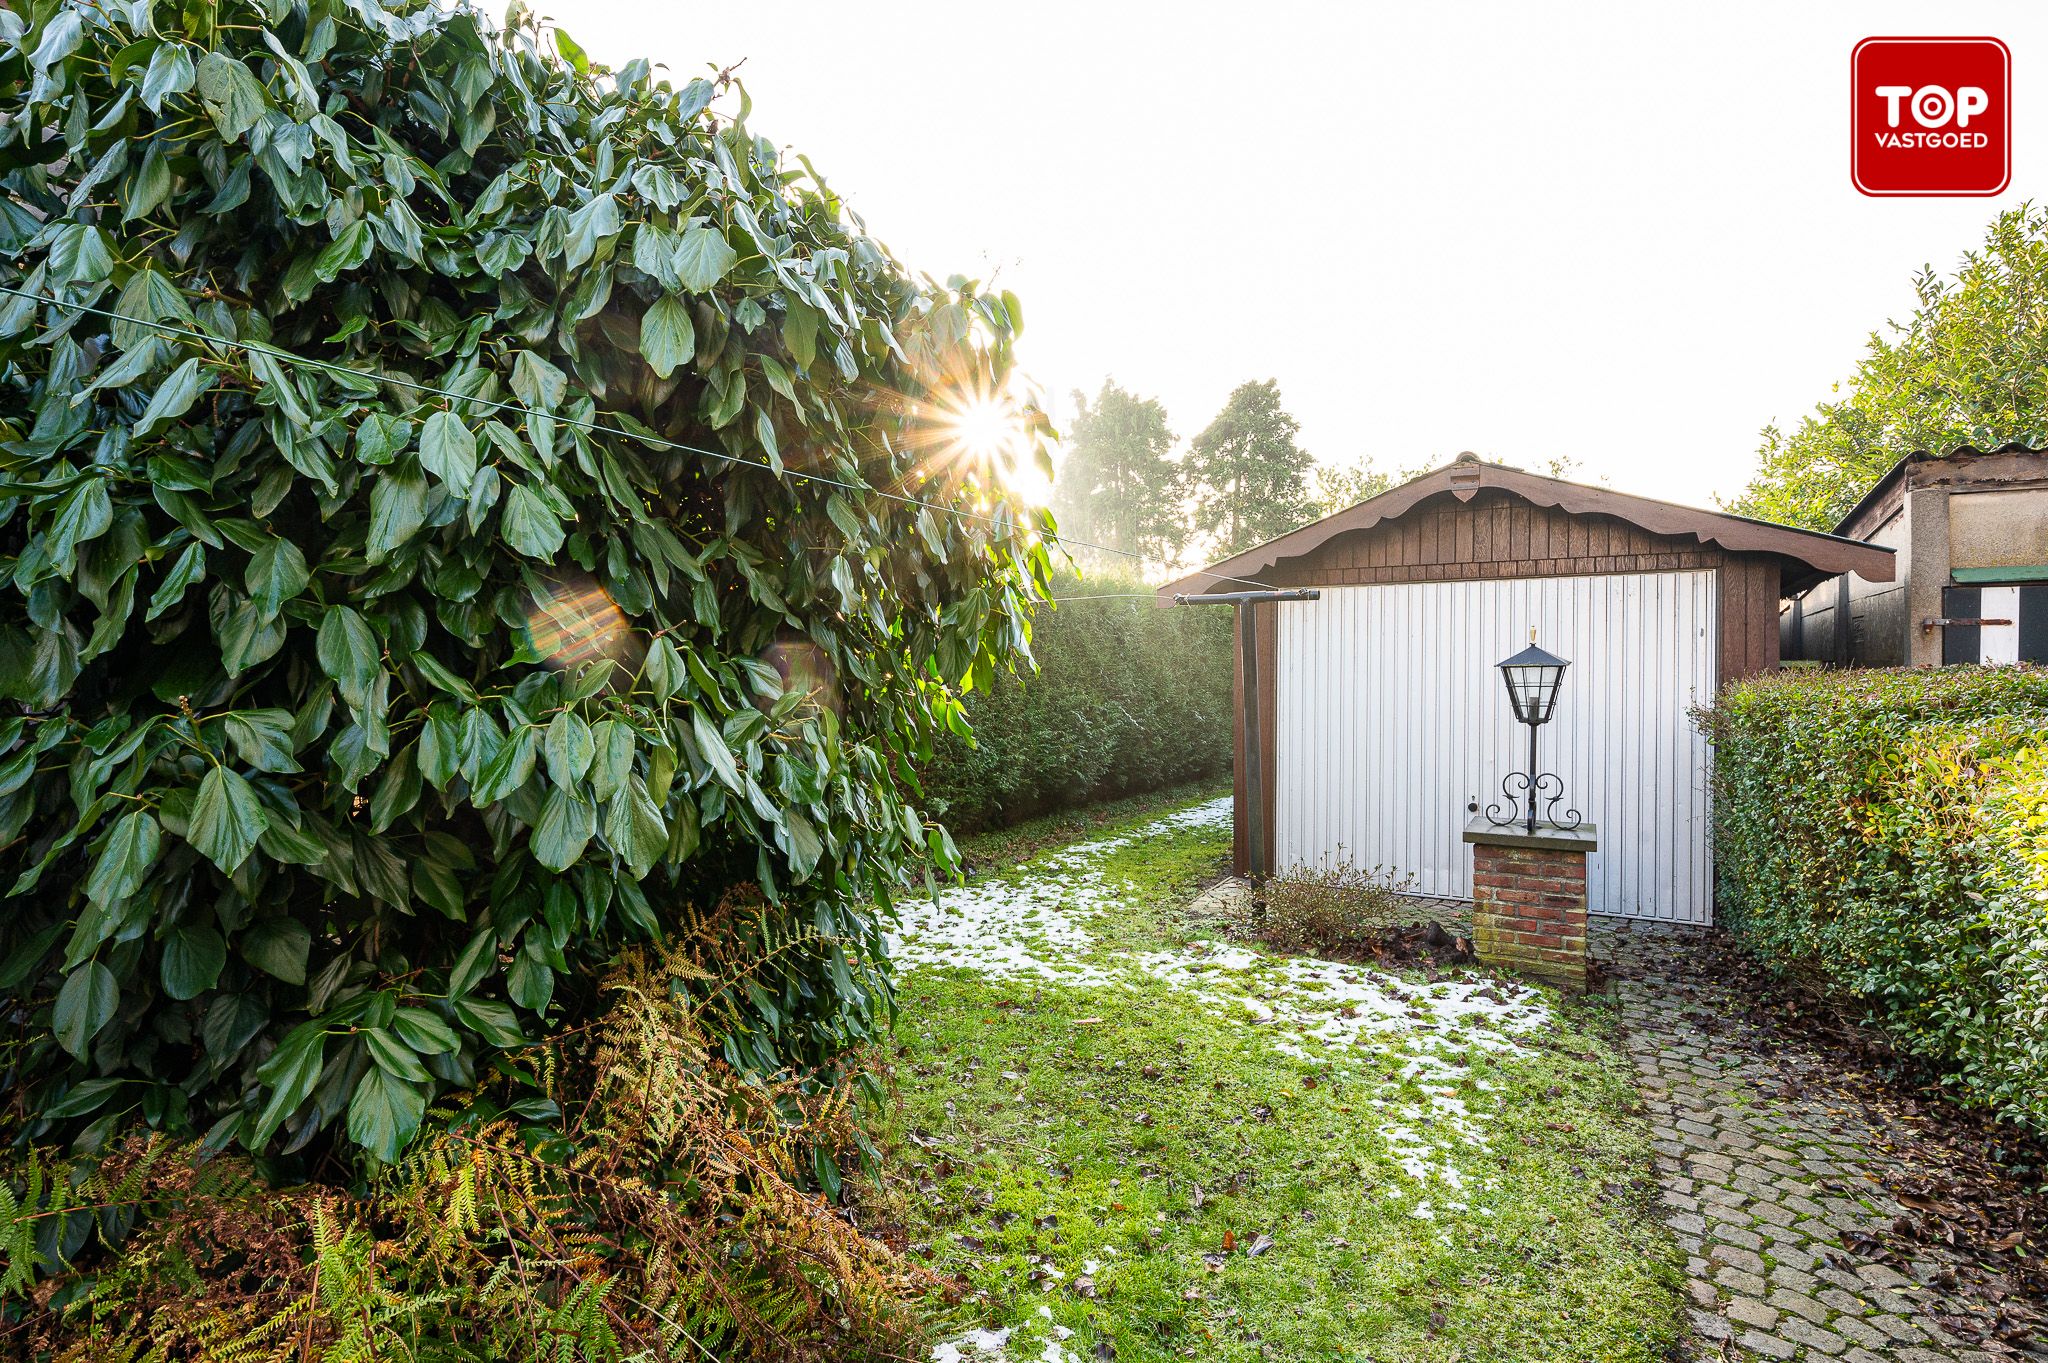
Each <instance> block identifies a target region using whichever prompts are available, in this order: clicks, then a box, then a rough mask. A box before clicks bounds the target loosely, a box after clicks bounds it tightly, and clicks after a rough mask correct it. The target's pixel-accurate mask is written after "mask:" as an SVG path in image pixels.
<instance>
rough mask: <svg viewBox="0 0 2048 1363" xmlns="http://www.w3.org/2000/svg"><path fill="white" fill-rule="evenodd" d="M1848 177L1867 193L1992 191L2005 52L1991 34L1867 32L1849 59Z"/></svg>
mask: <svg viewBox="0 0 2048 1363" xmlns="http://www.w3.org/2000/svg"><path fill="white" fill-rule="evenodd" d="M1849 85H1850V88H1849V109H1850V114H1849V135H1850V137H1851V138H1852V139H1853V141H1852V145H1851V149H1850V153H1849V173H1850V176H1851V178H1853V179H1854V180H1855V181H1856V188H1858V189H1860V190H1862V191H1863V192H1864V193H1865V194H1871V195H1878V196H1888V195H1916V196H1922V197H1928V196H1938V195H1988V194H2000V193H2003V192H2004V191H2005V187H2006V185H2007V184H2009V183H2011V181H2012V53H2011V52H2009V51H2007V50H2006V46H2005V44H2004V43H2002V42H2000V41H1999V40H1998V39H1996V38H1865V39H1864V40H1863V41H1862V42H1860V43H1858V44H1856V50H1855V51H1854V52H1853V53H1851V54H1850V57H1849Z"/></svg>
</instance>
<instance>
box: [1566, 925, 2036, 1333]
mask: <svg viewBox="0 0 2048 1363" xmlns="http://www.w3.org/2000/svg"><path fill="white" fill-rule="evenodd" d="M1695 941H1696V938H1694V937H1692V936H1691V935H1689V934H1685V933H1680V932H1675V931H1671V930H1666V929H1658V928H1652V927H1648V926H1646V925H1641V924H1626V923H1623V924H1612V925H1608V926H1603V927H1601V928H1599V929H1596V932H1595V935H1594V938H1593V941H1592V951H1593V954H1594V955H1595V956H1596V957H1597V958H1600V959H1602V960H1604V961H1606V962H1607V963H1608V969H1609V973H1610V978H1611V979H1612V983H1613V990H1614V997H1615V1000H1616V1002H1617V1003H1618V1004H1619V1006H1620V1010H1621V1017H1622V1020H1623V1023H1624V1025H1625V1027H1626V1032H1627V1038H1626V1040H1627V1046H1628V1050H1629V1054H1630V1057H1631V1058H1632V1059H1633V1061H1634V1063H1635V1066H1636V1073H1637V1083H1638V1088H1639V1090H1640V1092H1641V1093H1642V1095H1643V1098H1644V1101H1645V1103H1646V1105H1647V1107H1648V1110H1649V1115H1650V1121H1651V1124H1652V1126H1653V1134H1654V1136H1655V1139H1656V1149H1657V1166H1658V1170H1659V1172H1660V1174H1661V1175H1662V1179H1663V1184H1664V1203H1665V1206H1666V1209H1667V1214H1666V1222H1667V1224H1668V1225H1670V1227H1671V1229H1672V1230H1673V1232H1674V1233H1676V1234H1677V1236H1678V1238H1679V1241H1680V1243H1681V1244H1682V1245H1683V1246H1684V1248H1685V1251H1686V1253H1687V1255H1688V1257H1689V1267H1688V1282H1687V1290H1688V1292H1689V1293H1690V1294H1691V1297H1692V1303H1691V1315H1692V1319H1693V1325H1694V1328H1695V1329H1696V1330H1697V1332H1698V1335H1699V1339H1698V1344H1697V1352H1696V1355H1695V1356H1696V1357H1698V1358H1703V1359H1712V1358H1730V1359H1758V1358H1763V1359H1800V1360H1819V1359H1826V1360H1843V1361H1844V1363H1936V1360H1968V1361H1969V1363H1991V1361H1992V1360H1996V1359H2013V1358H2048V1352H2037V1351H2035V1350H2033V1349H2028V1350H2026V1351H2021V1350H2016V1349H2014V1348H2011V1347H2009V1346H2007V1345H2004V1344H2001V1343H1998V1342H1997V1341H1996V1340H1995V1339H1990V1338H1986V1339H1982V1340H1980V1339H1978V1338H1976V1337H1978V1336H1988V1335H1989V1325H1990V1318H1989V1314H1988V1309H1987V1308H1985V1307H1983V1306H1981V1305H1979V1304H1977V1303H1975V1302H1972V1301H1969V1300H1964V1299H1960V1298H1959V1297H1958V1296H1957V1295H1956V1294H1953V1293H1951V1292H1949V1291H1948V1290H1946V1289H1947V1288H1948V1287H1952V1286H1953V1285H1954V1284H1955V1282H1956V1273H1955V1268H1956V1265H1955V1264H1953V1263H1949V1262H1945V1261H1944V1259H1943V1258H1942V1255H1941V1251H1939V1250H1937V1249H1936V1248H1934V1247H1929V1248H1927V1249H1925V1250H1924V1251H1922V1252H1923V1253H1924V1254H1926V1255H1927V1256H1928V1257H1926V1258H1919V1259H1914V1260H1912V1261H1911V1262H1910V1263H1908V1264H1906V1265H1904V1269H1905V1270H1906V1271H1902V1270H1901V1268H1899V1267H1894V1266H1888V1265H1886V1264H1884V1263H1880V1262H1877V1261H1875V1260H1874V1259H1871V1258H1869V1257H1866V1256H1862V1255H1859V1254H1857V1253H1854V1252H1852V1251H1851V1250H1850V1249H1848V1248H1847V1247H1846V1246H1845V1245H1844V1241H1843V1237H1844V1234H1845V1233H1850V1232H1859V1231H1861V1232H1871V1231H1877V1230H1881V1229H1882V1228H1884V1227H1885V1226H1887V1225H1889V1224H1890V1222H1891V1221H1892V1219H1893V1218H1894V1217H1897V1216H1899V1215H1900V1214H1901V1212H1902V1211H1903V1210H1904V1208H1902V1207H1901V1206H1900V1204H1899V1203H1898V1202H1897V1201H1895V1200H1894V1199H1893V1197H1892V1195H1891V1194H1890V1193H1889V1192H1888V1191H1887V1186H1888V1184H1891V1183H1893V1182H1894V1180H1895V1179H1896V1177H1898V1176H1901V1175H1906V1174H1909V1173H1911V1172H1912V1168H1911V1166H1910V1164H1909V1163H1908V1160H1909V1157H1907V1156H1902V1155H1900V1154H1899V1153H1898V1152H1897V1150H1896V1149H1895V1137H1896V1136H1897V1135H1898V1134H1900V1133H1895V1132H1892V1131H1888V1130H1887V1129H1886V1128H1885V1126H1884V1124H1883V1123H1884V1119H1883V1118H1882V1117H1879V1116H1876V1115H1873V1114H1872V1113H1870V1112H1867V1111H1865V1110H1863V1108H1862V1105H1860V1104H1856V1103H1854V1102H1853V1101H1845V1100H1842V1099H1840V1098H1838V1097H1836V1094H1837V1093H1838V1092H1839V1090H1838V1088H1837V1087H1836V1084H1834V1083H1828V1084H1827V1085H1826V1086H1823V1085H1822V1084H1819V1083H1812V1082H1809V1081H1810V1080H1811V1079H1813V1078H1814V1077H1815V1076H1816V1075H1826V1076H1827V1077H1829V1078H1830V1079H1834V1080H1839V1078H1840V1068H1839V1062H1838V1061H1834V1060H1831V1059H1830V1058H1829V1057H1825V1056H1822V1055H1819V1054H1816V1053H1814V1052H1811V1051H1804V1050H1803V1049H1802V1048H1799V1047H1797V1046H1788V1045H1787V1044H1786V1043H1785V1041H1784V1040H1783V1039H1782V1038H1780V1037H1773V1038H1772V1039H1771V1040H1770V1042H1769V1044H1768V1045H1766V1044H1763V1043H1762V1040H1761V1037H1760V1036H1759V1034H1758V1033H1757V1032H1756V1029H1754V1028H1753V1027H1750V1026H1749V1025H1748V1024H1745V1023H1743V1022H1741V1021H1740V1020H1739V1018H1738V1013H1739V1008H1738V1005H1739V1004H1740V1002H1741V1000H1738V999H1735V998H1732V997H1730V991H1729V990H1728V989H1727V987H1726V986H1723V985H1721V984H1719V983H1717V982H1715V981H1712V980H1710V979H1707V978H1705V977H1703V976H1701V975H1700V974H1699V973H1698V972H1697V971H1696V970H1694V969H1692V968H1691V966H1690V965H1689V961H1688V957H1689V954H1690V952H1689V947H1690V945H1691V944H1692V943H1693V942H1695ZM1831 1098H1833V1099H1834V1101H1830V1100H1831Z"/></svg>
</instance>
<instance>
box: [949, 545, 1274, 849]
mask: <svg viewBox="0 0 2048 1363" xmlns="http://www.w3.org/2000/svg"><path fill="white" fill-rule="evenodd" d="M1053 590H1054V595H1055V596H1061V597H1071V598H1076V599H1073V600H1070V601H1069V602H1068V603H1067V604H1065V605H1062V606H1060V607H1058V608H1057V609H1056V610H1053V611H1051V612H1048V613H1044V614H1041V615H1040V616H1039V618H1038V621H1037V623H1036V625H1035V626H1034V633H1033V635H1032V644H1031V647H1032V653H1033V655H1034V656H1035V658H1036V660H1037V664H1038V666H1037V670H1036V671H1035V672H1031V673H1028V674H1025V673H1020V674H1015V675H1012V674H1004V675H1001V676H998V677H997V678H996V680H995V684H994V685H992V686H988V687H984V688H982V689H979V690H976V691H973V692H970V693H969V694H968V695H967V696H966V697H965V698H964V700H965V704H966V707H967V716H968V719H969V721H970V722H971V724H972V728H973V732H972V737H971V738H968V737H962V736H959V735H955V734H951V733H949V734H947V735H946V736H945V737H944V738H942V739H941V740H940V742H939V743H938V744H937V746H936V748H935V750H934V752H933V755H932V760H931V761H930V762H929V763H928V764H927V765H926V766H925V768H924V771H923V780H924V786H925V789H926V791H927V793H928V794H929V796H930V797H931V807H932V809H933V810H934V811H935V812H938V813H940V814H942V815H943V816H944V818H945V819H946V822H947V825H948V827H949V828H951V829H952V830H953V831H954V832H973V831H976V830H979V829H984V828H995V827H1001V826H1004V825H1007V824H1012V823H1016V822H1018V821H1020V820H1023V819H1029V818H1032V817H1034V816H1036V815H1039V814H1043V813H1046V812H1048V811H1051V810H1057V809H1069V808H1073V807H1075V806H1077V805H1084V804H1091V803H1093V802H1095V801H1098V800H1113V799H1116V798H1117V797H1119V796H1123V795H1133V794H1137V793H1139V792H1142V791H1148V790H1159V789H1162V788H1164V787H1167V786H1174V785H1180V784H1182V783H1184V782H1188V781H1195V780H1200V779H1202V778H1205V777H1212V776H1219V775H1222V774H1223V773H1226V772H1228V771H1229V770H1230V763H1231V753H1232V743H1233V737H1232V735H1233V732H1234V731H1233V728H1232V724H1233V717H1232V708H1231V701H1230V695H1231V675H1232V666H1233V664H1232V662H1231V614H1230V612H1229V611H1226V610H1218V609H1216V608H1214V607H1201V608H1185V609H1171V610H1162V609H1160V608H1159V607H1158V606H1156V605H1154V604H1153V602H1152V601H1151V600H1150V596H1151V588H1150V587H1148V586H1147V585H1146V584H1145V583H1143V582H1140V581H1138V580H1137V579H1136V578H1132V577H1121V576H1117V575H1114V574H1111V575H1104V576H1096V575H1093V574H1091V575H1089V576H1087V577H1078V576H1074V575H1072V574H1061V575H1060V576H1058V577H1057V578H1055V580H1054V589H1053Z"/></svg>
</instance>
